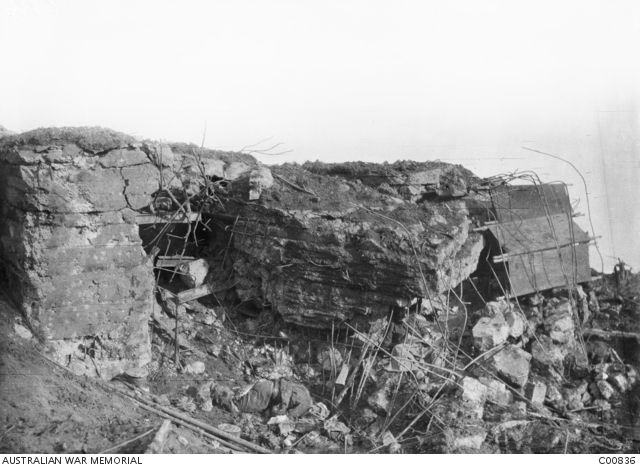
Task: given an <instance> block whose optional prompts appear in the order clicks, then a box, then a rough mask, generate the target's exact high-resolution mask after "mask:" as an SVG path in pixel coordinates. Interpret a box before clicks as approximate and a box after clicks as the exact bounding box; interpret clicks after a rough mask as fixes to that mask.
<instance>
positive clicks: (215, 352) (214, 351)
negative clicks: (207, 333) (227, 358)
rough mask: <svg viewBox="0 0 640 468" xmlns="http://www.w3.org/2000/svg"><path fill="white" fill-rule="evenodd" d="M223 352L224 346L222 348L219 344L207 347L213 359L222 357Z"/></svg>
mask: <svg viewBox="0 0 640 468" xmlns="http://www.w3.org/2000/svg"><path fill="white" fill-rule="evenodd" d="M221 352H222V346H220V345H219V344H208V345H207V353H209V354H210V355H212V356H213V357H218V356H220V353H221Z"/></svg>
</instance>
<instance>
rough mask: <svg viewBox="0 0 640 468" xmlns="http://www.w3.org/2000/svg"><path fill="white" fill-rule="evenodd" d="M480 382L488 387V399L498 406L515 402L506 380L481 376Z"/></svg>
mask: <svg viewBox="0 0 640 468" xmlns="http://www.w3.org/2000/svg"><path fill="white" fill-rule="evenodd" d="M480 382H482V383H483V384H484V386H485V387H487V400H488V401H489V402H491V403H493V404H494V405H498V406H509V405H510V404H511V403H512V402H513V395H512V393H511V392H510V391H509V390H508V389H507V386H506V385H505V384H504V382H500V381H499V380H496V379H487V378H480Z"/></svg>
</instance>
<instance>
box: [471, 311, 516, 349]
mask: <svg viewBox="0 0 640 468" xmlns="http://www.w3.org/2000/svg"><path fill="white" fill-rule="evenodd" d="M471 333H472V335H473V345H474V346H475V347H476V348H477V349H478V350H479V351H488V350H489V349H491V348H494V347H495V346H497V345H499V344H501V343H504V342H505V341H507V337H508V336H509V325H508V324H507V322H506V321H505V320H504V317H503V316H502V314H499V315H496V316H495V317H482V318H481V319H480V320H478V323H476V324H475V326H474V327H473V329H472V330H471Z"/></svg>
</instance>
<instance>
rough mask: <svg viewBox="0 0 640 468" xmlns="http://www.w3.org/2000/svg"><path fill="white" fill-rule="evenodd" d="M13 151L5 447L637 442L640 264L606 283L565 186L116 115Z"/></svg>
mask: <svg viewBox="0 0 640 468" xmlns="http://www.w3.org/2000/svg"><path fill="white" fill-rule="evenodd" d="M0 156H1V157H0V163H2V164H3V165H4V167H5V169H6V171H0V176H2V177H3V178H4V179H3V180H5V182H6V183H4V184H0V189H1V190H0V195H1V196H0V202H1V203H0V208H1V209H2V213H0V214H1V215H2V217H3V219H2V221H3V222H2V223H0V247H2V249H1V250H0V254H2V263H0V266H1V267H2V268H0V270H1V272H0V274H3V275H4V277H3V278H1V279H2V280H3V282H2V283H0V284H3V288H4V289H3V291H4V292H5V293H6V297H7V299H6V300H3V301H2V302H0V309H1V312H2V314H1V317H2V322H1V325H2V326H1V327H0V329H1V330H0V333H1V336H0V358H1V359H2V369H1V371H0V376H1V378H2V381H1V383H0V393H1V396H2V399H1V400H0V409H2V411H1V413H0V417H1V418H2V419H0V424H1V426H0V450H2V451H6V452H38V451H42V452H91V453H93V452H99V451H104V450H112V451H118V452H145V451H146V452H154V453H177V452H190V453H195V452H203V453H229V452H232V453H237V452H252V453H270V452H285V453H299V452H302V453H312V452H320V453H342V452H359V453H381V452H389V453H411V452H416V453H431V452H446V453H449V452H480V453H493V452H496V453H497V452H499V453H513V452H517V453H521V452H535V453H538V452H544V453H547V452H553V453H564V452H567V453H570V452H571V453H577V452H592V451H596V452H616V453H617V452H622V451H637V450H638V448H639V446H638V443H639V442H638V441H639V439H640V431H639V429H638V428H639V411H640V410H639V408H640V402H639V398H640V397H639V394H640V392H639V390H640V383H639V379H638V371H639V369H638V366H639V363H640V356H639V355H640V351H639V338H640V304H639V301H640V275H634V274H632V272H631V271H630V270H629V268H628V267H626V266H625V265H624V264H623V263H622V262H620V263H619V264H618V265H617V266H616V269H615V270H614V272H613V273H612V274H611V275H604V276H602V277H599V278H597V277H594V278H593V279H591V281H589V279H590V277H591V276H592V275H595V272H589V262H588V258H587V256H586V252H587V251H588V247H587V246H588V242H589V237H588V236H587V234H586V233H582V234H583V235H582V234H581V235H580V236H577V237H576V232H575V229H574V228H575V226H574V224H573V223H572V222H570V220H571V215H572V213H571V212H570V205H569V200H568V196H567V195H566V188H565V187H557V186H553V187H552V186H541V185H539V183H538V182H539V181H533V183H532V185H530V186H528V187H527V189H526V190H520V191H519V193H520V195H519V197H520V198H518V197H516V196H513V197H512V194H511V192H509V191H508V189H509V186H508V185H507V182H508V181H507V180H505V179H503V178H500V177H496V178H493V179H487V180H481V179H478V178H477V177H475V176H473V174H471V173H470V172H469V171H467V170H465V169H464V168H461V167H460V166H453V165H450V164H446V163H439V162H432V163H429V162H427V163H417V162H397V163H393V164H386V163H385V164H379V165H378V164H375V165H374V164H364V163H348V164H337V165H325V164H322V163H308V164H305V165H303V166H299V165H293V164H285V165H282V166H274V167H271V168H268V167H265V166H262V165H260V164H259V163H258V162H257V161H256V160H255V159H253V158H252V157H251V156H249V155H243V154H237V153H224V152H215V151H210V150H204V149H200V148H197V147H194V146H189V145H181V144H174V145H168V144H161V143H156V142H139V141H136V140H135V139H132V138H130V137H127V136H126V135H125V136H123V135H121V134H118V133H115V132H112V131H108V130H104V129H57V130H56V129H44V130H38V131H34V132H28V133H25V134H22V135H14V136H9V137H5V138H4V139H3V142H2V145H0ZM2 177H0V178H2ZM496 188H500V190H497V189H496ZM494 189H496V190H497V192H496V191H495V190H494ZM498 192H499V193H498ZM496 193H498V195H500V197H498V198H500V200H502V201H507V202H509V203H506V204H504V203H503V204H498V208H499V209H498V208H496V206H495V200H493V198H495V195H496ZM540 193H542V194H544V193H547V194H553V193H555V194H556V195H558V197H559V198H558V197H556V198H558V200H560V201H558V200H556V201H555V202H553V200H551V201H552V202H553V203H549V200H547V197H546V196H544V197H542V196H540V195H539V194H540ZM523 194H524V195H523ZM536 197H537V198H536ZM549 198H552V197H549ZM517 200H520V202H522V203H520V205H517V204H515V205H514V204H511V202H515V201H517ZM532 200H534V201H535V203H534V202H533V201H532ZM536 200H537V201H536ZM562 200H565V201H566V207H564V205H563V203H564V202H562ZM529 205H534V206H533V208H531V207H530V206H529ZM491 206H493V208H491ZM507 208H508V210H507ZM565 208H566V209H565ZM550 209H553V210H555V211H553V212H550V211H549V210H550ZM492 210H493V211H492ZM500 210H502V211H505V210H507V211H506V212H505V213H508V214H509V216H515V215H516V214H517V215H518V216H520V217H522V216H525V215H526V216H525V218H526V219H529V220H531V219H534V220H535V222H530V223H528V224H527V226H528V227H527V229H526V230H524V231H526V232H521V231H523V229H520V228H518V226H521V225H522V223H521V222H519V221H517V220H516V222H514V223H512V224H513V226H511V228H513V227H514V226H515V227H516V231H517V230H518V229H520V231H518V232H516V233H515V234H518V236H515V235H512V236H511V241H510V242H511V244H513V242H514V239H516V237H517V239H516V240H517V244H519V245H518V248H512V247H513V245H511V244H510V243H509V242H504V241H500V239H498V238H495V239H494V241H492V240H491V239H492V238H491V237H490V236H489V235H488V232H487V231H490V232H493V231H491V230H492V229H494V231H495V230H496V229H498V228H497V227H496V226H498V224H499V223H498V222H500V221H501V219H499V218H497V219H494V218H495V216H494V215H496V213H497V214H500V213H502V211H500ZM558 210H559V211H558ZM494 211H495V213H494ZM531 212H535V213H533V214H532V213H531ZM492 213H493V214H492ZM505 213H502V215H501V216H507V215H506V214H505ZM543 214H544V216H542V215H543ZM492 216H493V217H492ZM527 216H528V217H527ZM540 216H542V217H540ZM554 217H555V218H554ZM508 219H511V218H508ZM523 219H524V218H523ZM553 219H561V220H564V221H562V222H560V221H553ZM502 221H504V220H502ZM500 226H502V227H501V228H500V229H503V228H504V226H505V223H502V224H501V225H500ZM535 226H546V227H547V228H548V229H547V230H546V231H545V233H542V232H538V230H537V229H536V228H535ZM563 226H564V227H563ZM561 227H563V228H562V229H560V228H561ZM563 230H564V231H568V232H567V233H565V234H566V236H565V237H566V238H560V239H559V238H558V235H561V234H562V232H561V231H563ZM547 231H548V232H547ZM496 232H497V231H496ZM494 234H495V233H494ZM512 234H514V233H512ZM523 236H524V237H523ZM498 237H500V236H499V235H498ZM539 237H546V241H547V242H546V243H545V242H538V244H534V245H533V247H532V246H531V245H528V244H529V243H531V242H533V241H535V240H538V241H539V240H540V239H538V238H539ZM563 239H564V240H563ZM549 242H550V243H551V244H549ZM563 242H565V243H567V245H564V246H562V245H561V244H562V243H563ZM576 243H578V244H580V245H579V248H580V249H581V250H580V252H582V254H580V255H577V250H576V249H577V247H576V245H575V244H576ZM549 245H551V247H549ZM502 247H507V251H506V252H503V251H502V250H501V249H502ZM537 247H540V249H536V248H537ZM509 248H511V250H509ZM561 249H564V250H563V251H564V252H565V255H564V258H563V257H562V255H560V254H561ZM542 251H543V252H544V253H545V255H544V256H539V258H538V257H536V253H540V252H542ZM516 256H519V258H522V259H525V260H523V262H525V263H526V262H527V261H528V263H530V264H532V268H531V269H530V271H529V270H528V269H526V268H524V269H521V270H520V275H519V276H518V275H516V274H515V271H516V270H515V268H516V266H517V262H515V261H511V260H512V259H513V258H514V257H516ZM559 257H560V258H559ZM536 258H538V260H539V259H540V258H542V260H543V261H542V263H541V264H540V262H539V261H538V264H535V263H536V261H537V260H535V259H536ZM505 259H508V260H507V261H506V262H505ZM509 259H511V260H509ZM527 259H528V260H527ZM498 264H499V265H501V267H499V268H498V270H499V271H497V272H496V271H495V268H494V265H498ZM533 264H535V265H533ZM578 264H579V265H578ZM574 266H575V267H576V268H575V269H574ZM578 266H579V267H580V274H579V275H578V274H577V271H578V268H577V267H578ZM510 268H511V270H510ZM510 273H511V274H512V277H513V279H515V278H518V279H519V280H520V281H523V280H528V278H526V276H528V275H530V273H532V274H533V276H534V278H533V281H529V280H528V281H526V283H529V284H525V283H522V284H521V285H520V286H523V287H524V289H520V291H522V292H521V293H519V294H513V288H511V287H510V286H509V283H511V278H509V274H510ZM552 273H553V274H552ZM572 273H573V274H572ZM535 275H547V278H546V280H548V281H545V282H543V284H544V285H545V290H544V291H542V292H540V291H539V289H540V288H539V287H538V283H537V281H536V278H535ZM71 280H73V282H71ZM5 283H7V285H6V286H5V285H4V284H5ZM512 286H513V284H512ZM553 286H556V288H555V289H550V288H552V287H553ZM516 290H517V288H516ZM531 291H536V292H531ZM515 295H519V297H518V298H517V299H516V298H515V297H513V296H515ZM9 297H11V298H12V299H11V300H13V301H14V303H15V304H16V307H15V308H13V307H12V306H10V305H9V302H8V301H9V299H8V298H9ZM18 310H19V311H18ZM74 373H75V374H83V375H85V376H84V377H78V376H77V375H75V374H74Z"/></svg>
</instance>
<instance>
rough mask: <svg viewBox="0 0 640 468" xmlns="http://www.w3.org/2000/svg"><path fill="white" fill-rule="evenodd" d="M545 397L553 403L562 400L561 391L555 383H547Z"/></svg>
mask: <svg viewBox="0 0 640 468" xmlns="http://www.w3.org/2000/svg"><path fill="white" fill-rule="evenodd" d="M546 399H547V400H548V401H549V402H551V403H554V404H555V403H557V402H559V401H562V392H561V391H560V390H559V389H558V387H556V386H555V385H548V386H547V395H546Z"/></svg>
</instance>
